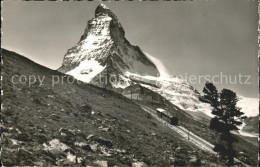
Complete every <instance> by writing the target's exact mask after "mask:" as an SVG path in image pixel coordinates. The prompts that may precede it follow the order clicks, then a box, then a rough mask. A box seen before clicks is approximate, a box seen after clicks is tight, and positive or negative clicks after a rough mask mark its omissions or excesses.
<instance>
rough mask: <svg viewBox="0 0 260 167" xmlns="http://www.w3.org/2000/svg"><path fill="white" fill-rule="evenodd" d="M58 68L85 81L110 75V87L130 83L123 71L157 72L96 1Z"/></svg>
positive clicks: (107, 10) (119, 25) (114, 16)
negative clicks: (83, 27) (93, 12)
mask: <svg viewBox="0 0 260 167" xmlns="http://www.w3.org/2000/svg"><path fill="white" fill-rule="evenodd" d="M59 71H61V72H64V73H67V74H70V75H73V76H74V77H75V78H76V79H79V80H82V81H84V82H94V81H99V80H100V78H102V76H110V78H112V77H111V76H113V77H114V79H113V80H114V84H113V85H111V83H109V84H110V86H111V87H117V85H118V83H119V82H121V83H124V84H125V86H128V85H129V84H130V80H128V79H127V78H126V77H125V76H124V73H125V72H126V71H128V72H131V73H137V72H138V73H140V74H147V75H152V76H157V75H158V73H159V72H158V70H157V68H156V66H155V65H154V64H153V63H152V62H151V61H150V60H149V59H148V58H147V57H146V56H145V54H144V53H143V52H142V51H141V49H140V48H139V47H138V46H133V45H131V44H130V43H129V42H128V40H127V39H126V38H125V31H124V29H123V27H122V25H121V24H120V22H119V21H118V18H117V16H116V15H115V14H114V13H113V12H112V11H111V10H110V9H108V7H106V6H105V5H104V4H100V5H98V7H97V8H96V10H95V17H94V18H93V19H91V20H89V21H88V24H87V27H86V29H85V32H84V34H83V35H82V36H81V38H80V41H79V42H78V43H77V44H76V46H74V47H72V48H71V49H69V50H68V51H67V53H66V54H65V56H64V60H63V64H62V66H61V67H60V68H59ZM95 83H96V84H97V85H102V84H101V83H100V82H95ZM125 86H124V85H123V87H125Z"/></svg>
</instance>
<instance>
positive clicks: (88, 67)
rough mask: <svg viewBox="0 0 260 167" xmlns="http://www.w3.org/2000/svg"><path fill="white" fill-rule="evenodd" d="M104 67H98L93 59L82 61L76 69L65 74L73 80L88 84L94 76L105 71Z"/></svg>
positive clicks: (97, 63)
mask: <svg viewBox="0 0 260 167" xmlns="http://www.w3.org/2000/svg"><path fill="white" fill-rule="evenodd" d="M105 67H106V66H102V65H100V63H99V62H98V61H96V60H95V59H90V60H84V61H82V62H81V63H80V64H79V66H78V67H76V68H74V69H73V70H71V71H69V72H67V74H69V75H72V76H74V78H76V79H78V80H81V81H83V82H86V83H89V82H90V81H91V80H92V79H93V78H94V77H95V76H97V75H98V74H99V73H100V72H102V71H103V70H104V69H105Z"/></svg>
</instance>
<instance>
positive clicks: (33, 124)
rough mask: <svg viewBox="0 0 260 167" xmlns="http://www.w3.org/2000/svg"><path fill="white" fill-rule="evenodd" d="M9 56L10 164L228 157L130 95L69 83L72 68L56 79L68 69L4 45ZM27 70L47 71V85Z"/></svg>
mask: <svg viewBox="0 0 260 167" xmlns="http://www.w3.org/2000/svg"><path fill="white" fill-rule="evenodd" d="M2 59H3V67H2V71H1V73H2V76H3V78H2V79H3V80H2V89H3V96H2V104H3V106H2V113H1V118H2V125H1V134H2V140H1V147H2V148H1V149H2V152H1V160H2V163H3V165H5V166H14V165H18V166H22V165H41V166H42V165H44V166H47V165H77V166H79V165H95V164H100V163H108V165H109V166H114V165H118V166H131V164H132V163H133V162H138V161H142V162H145V163H146V164H148V165H156V166H170V165H173V164H175V165H177V164H179V165H185V164H186V165H190V166H195V165H198V163H201V164H202V165H203V166H214V165H216V164H221V162H220V161H219V160H218V159H217V158H216V157H213V156H211V155H209V154H208V153H205V152H203V151H201V150H200V149H198V148H196V147H194V146H193V145H191V144H189V142H187V141H185V140H183V139H182V138H181V137H180V136H178V134H176V133H174V132H173V131H171V130H170V129H168V128H167V127H165V126H164V125H162V124H161V123H159V122H157V121H156V120H155V119H153V118H148V117H147V114H146V113H145V112H144V111H143V110H142V109H141V108H140V107H139V106H138V105H136V104H135V103H133V102H132V101H130V100H129V99H127V98H125V97H124V96H122V95H119V94H117V93H114V92H111V91H108V90H104V89H101V88H97V87H95V86H92V85H88V84H84V83H81V82H74V83H69V82H70V81H69V82H68V81H67V79H68V78H70V77H68V76H65V77H64V78H63V82H60V83H59V84H56V85H54V86H52V78H53V77H55V78H57V77H59V78H62V77H63V74H61V73H59V72H57V71H54V70H50V69H48V68H45V67H43V66H40V65H38V64H36V63H34V62H32V61H30V60H28V59H27V58H25V57H23V56H21V55H18V54H16V53H14V52H10V51H7V50H2ZM12 76H16V77H15V78H14V79H15V80H14V81H15V82H17V83H16V84H14V83H12V81H11V80H12ZM21 76H24V77H23V78H28V77H29V76H36V77H40V78H42V77H44V80H43V85H41V86H39V84H40V81H39V80H38V81H37V82H36V83H34V84H32V85H30V86H29V85H28V82H27V83H24V84H23V83H21V82H18V78H20V77H21ZM70 79H71V80H72V78H70ZM24 81H25V79H24Z"/></svg>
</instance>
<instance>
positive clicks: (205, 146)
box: [139, 104, 250, 167]
mask: <svg viewBox="0 0 260 167" xmlns="http://www.w3.org/2000/svg"><path fill="white" fill-rule="evenodd" d="M139 105H140V107H141V108H142V109H143V110H144V111H146V112H148V113H149V114H151V115H152V116H153V117H155V118H156V119H157V120H158V121H160V122H162V123H163V124H164V125H166V126H168V127H169V128H170V129H172V130H174V131H175V132H177V133H178V134H180V135H181V136H182V137H183V138H185V139H187V140H188V141H189V142H191V143H193V144H194V145H196V146H197V147H199V148H200V149H202V150H204V151H207V152H209V153H211V154H213V155H217V153H216V152H214V151H213V148H214V145H213V144H211V143H209V142H208V141H206V140H204V139H202V138H201V137H199V136H197V135H195V134H194V133H192V132H191V131H189V130H187V129H185V128H184V127H182V126H173V125H171V124H169V123H168V122H166V121H165V120H163V119H162V118H160V117H158V116H157V114H156V111H155V110H153V109H151V108H149V107H147V106H144V105H141V104H139ZM234 161H235V162H237V163H240V164H241V166H242V167H250V166H249V165H247V164H245V163H243V162H242V161H240V160H239V159H237V158H234Z"/></svg>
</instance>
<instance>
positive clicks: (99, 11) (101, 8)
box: [95, 3, 117, 20]
mask: <svg viewBox="0 0 260 167" xmlns="http://www.w3.org/2000/svg"><path fill="white" fill-rule="evenodd" d="M98 16H109V17H111V18H112V19H116V20H117V17H116V15H115V14H114V13H113V12H112V11H111V10H110V9H109V8H108V7H107V6H106V5H104V4H103V3H100V4H99V5H98V6H97V8H96V10H95V17H96V18H97V17H98Z"/></svg>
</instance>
